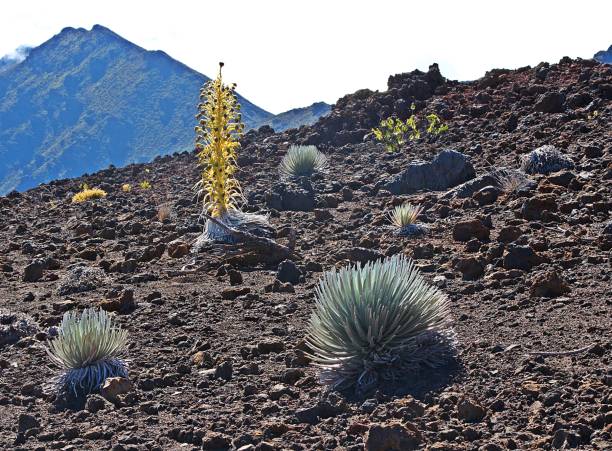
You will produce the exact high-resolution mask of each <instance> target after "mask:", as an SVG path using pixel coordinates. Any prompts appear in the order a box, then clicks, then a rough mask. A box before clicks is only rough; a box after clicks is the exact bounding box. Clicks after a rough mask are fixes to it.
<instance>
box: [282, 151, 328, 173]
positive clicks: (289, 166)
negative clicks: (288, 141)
mask: <svg viewBox="0 0 612 451" xmlns="http://www.w3.org/2000/svg"><path fill="white" fill-rule="evenodd" d="M326 165H327V157H326V156H325V155H324V154H322V153H321V152H319V149H317V148H316V146H291V147H290V148H289V150H288V151H287V154H286V155H285V156H284V157H283V159H282V161H281V164H280V168H279V170H280V172H281V174H282V175H284V176H285V177H310V176H311V175H312V174H314V173H315V172H316V171H320V170H322V169H324V168H325V166H326Z"/></svg>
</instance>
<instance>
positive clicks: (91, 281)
mask: <svg viewBox="0 0 612 451" xmlns="http://www.w3.org/2000/svg"><path fill="white" fill-rule="evenodd" d="M105 284H106V276H105V275H104V271H102V270H101V269H99V268H92V267H89V266H77V267H75V268H72V269H70V270H69V271H68V272H67V273H66V274H65V275H64V277H63V278H62V280H60V282H59V285H58V289H57V290H58V293H59V294H60V295H62V296H64V295H67V294H73V293H81V292H84V291H90V290H95V289H96V288H98V287H103V286H105Z"/></svg>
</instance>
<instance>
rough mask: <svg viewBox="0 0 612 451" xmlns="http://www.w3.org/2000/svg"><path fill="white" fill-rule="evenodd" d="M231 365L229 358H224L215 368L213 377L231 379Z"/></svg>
mask: <svg viewBox="0 0 612 451" xmlns="http://www.w3.org/2000/svg"><path fill="white" fill-rule="evenodd" d="M232 373H233V365H232V361H231V360H226V361H224V362H223V363H221V365H219V366H218V367H217V368H215V377H218V378H219V379H223V380H226V381H229V380H231V379H232Z"/></svg>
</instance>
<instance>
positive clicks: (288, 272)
mask: <svg viewBox="0 0 612 451" xmlns="http://www.w3.org/2000/svg"><path fill="white" fill-rule="evenodd" d="M301 276H302V271H300V269H299V268H298V267H297V265H296V264H295V263H293V262H292V261H291V260H285V261H282V262H281V263H280V264H279V265H278V271H277V273H276V278H277V279H278V280H280V281H281V282H290V283H292V284H296V283H298V282H299V281H300V277H301Z"/></svg>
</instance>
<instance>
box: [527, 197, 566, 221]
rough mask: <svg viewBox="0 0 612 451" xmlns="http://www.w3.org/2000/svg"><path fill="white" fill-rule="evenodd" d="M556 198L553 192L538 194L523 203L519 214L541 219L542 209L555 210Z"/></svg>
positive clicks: (531, 218) (530, 218)
mask: <svg viewBox="0 0 612 451" xmlns="http://www.w3.org/2000/svg"><path fill="white" fill-rule="evenodd" d="M557 209H558V207H557V198H556V197H555V195H553V194H538V195H536V196H533V197H532V198H530V199H527V200H526V201H525V202H524V203H523V207H522V208H521V215H522V216H523V218H525V219H529V220H539V219H542V213H543V212H544V211H549V212H553V211H557Z"/></svg>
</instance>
